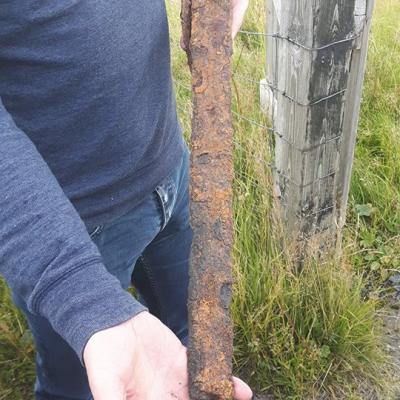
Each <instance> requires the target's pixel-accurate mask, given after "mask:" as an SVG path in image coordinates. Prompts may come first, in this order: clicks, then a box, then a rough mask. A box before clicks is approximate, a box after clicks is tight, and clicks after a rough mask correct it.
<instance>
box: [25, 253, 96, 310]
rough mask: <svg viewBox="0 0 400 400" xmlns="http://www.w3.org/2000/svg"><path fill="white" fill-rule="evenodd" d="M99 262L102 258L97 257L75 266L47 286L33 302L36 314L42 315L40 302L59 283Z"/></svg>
mask: <svg viewBox="0 0 400 400" xmlns="http://www.w3.org/2000/svg"><path fill="white" fill-rule="evenodd" d="M99 262H101V258H99V257H96V258H91V259H89V260H87V261H85V262H84V263H81V264H78V265H75V267H73V268H71V269H70V270H69V271H67V272H65V273H64V274H63V275H61V276H60V277H58V278H57V279H56V280H54V281H52V282H51V283H50V284H49V285H47V286H46V287H44V288H43V289H41V290H40V291H39V292H38V294H37V295H36V297H35V298H34V299H33V301H32V311H33V312H36V313H37V314H39V315H40V312H39V308H40V302H41V301H42V299H43V296H44V295H45V294H46V293H48V292H49V291H50V290H51V289H52V288H53V287H55V286H57V285H58V283H59V282H62V281H64V280H66V278H67V277H69V276H71V275H73V274H74V273H75V272H77V271H78V270H80V269H81V268H83V267H85V266H87V265H89V264H96V263H99Z"/></svg>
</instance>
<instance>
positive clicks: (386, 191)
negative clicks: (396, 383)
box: [0, 0, 400, 400]
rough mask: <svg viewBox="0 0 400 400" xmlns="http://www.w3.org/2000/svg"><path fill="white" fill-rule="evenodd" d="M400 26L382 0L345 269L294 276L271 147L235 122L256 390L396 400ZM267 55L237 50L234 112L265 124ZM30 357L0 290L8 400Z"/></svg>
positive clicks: (398, 12)
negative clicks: (261, 88) (385, 332)
mask: <svg viewBox="0 0 400 400" xmlns="http://www.w3.org/2000/svg"><path fill="white" fill-rule="evenodd" d="M168 5H169V12H170V21H171V36H172V49H173V64H174V65H173V67H174V76H175V79H176V91H177V98H178V110H179V114H180V117H181V120H182V126H183V128H184V131H185V134H186V135H188V134H189V131H190V110H191V104H190V92H189V91H188V89H187V88H188V86H189V85H190V83H189V82H190V80H189V72H188V70H187V68H186V67H185V56H184V54H183V53H182V52H181V51H179V48H178V37H179V26H178V25H179V21H178V12H179V10H178V8H177V5H176V4H175V3H168ZM263 6H264V1H263V0H253V1H252V2H251V10H250V12H249V14H248V16H247V19H246V22H245V26H244V29H246V30H252V31H261V30H262V27H263V15H262V12H261V11H260V10H263ZM399 19H400V2H399V1H398V0H377V6H376V12H375V19H374V25H373V32H372V36H371V45H370V54H369V61H368V69H367V78H366V85H365V89H364V100H363V107H362V115H361V123H360V132H359V138H358V146H357V151H356V160H355V167H354V177H353V182H352V188H351V199H350V206H349V218H348V224H347V226H346V231H345V253H346V257H345V258H344V260H343V262H342V263H340V264H338V263H336V264H334V263H332V264H331V265H325V266H323V267H321V266H318V265H316V264H314V263H310V264H309V265H307V266H306V268H305V269H304V270H303V272H302V273H301V274H294V273H293V271H292V269H291V268H290V265H291V262H290V261H291V260H290V254H288V253H289V252H287V251H282V250H281V249H282V246H281V245H280V243H281V242H282V241H284V237H283V236H282V233H281V229H280V226H279V223H277V221H274V220H273V217H272V215H273V214H272V213H271V210H272V207H273V200H272V198H271V195H270V193H271V177H270V170H269V168H268V160H269V152H268V138H267V136H266V133H265V130H263V129H261V128H260V127H258V126H256V125H254V124H252V123H250V122H248V121H246V120H244V119H240V118H236V121H235V128H236V137H235V143H236V144H235V168H236V180H235V228H236V244H235V275H236V286H235V295H234V301H233V306H232V312H233V317H234V321H235V337H236V339H235V368H236V371H237V372H238V373H240V374H241V375H243V376H246V377H247V378H248V379H249V380H250V381H251V383H252V384H253V385H254V387H256V388H257V389H258V390H259V391H271V390H272V391H273V392H274V393H275V395H276V396H277V397H281V398H285V399H311V398H313V397H315V396H317V395H319V394H321V393H325V394H326V395H327V398H329V399H333V398H335V397H337V398H343V399H358V398H360V399H367V398H372V397H371V395H372V394H374V395H376V398H382V399H390V398H392V394H391V393H390V390H388V385H387V382H388V381H387V379H388V377H387V376H386V375H385V373H384V371H385V370H386V367H385V362H386V358H385V355H384V353H383V351H382V348H383V345H382V335H381V323H380V320H379V318H377V314H376V309H377V308H378V307H379V306H380V303H379V301H378V299H380V298H381V296H380V295H381V292H382V289H381V288H382V283H383V282H384V281H385V280H386V278H387V277H388V276H390V275H392V274H394V272H395V271H397V270H399V269H400V265H399V260H400V257H399V255H400V254H399V253H400V252H399V248H400V230H399V229H400V228H399V226H400V192H399V187H400V132H399V128H398V127H399V124H400V100H399V99H400V84H399V83H400V82H399V81H400V30H399V26H398V20H399ZM264 54H265V53H264V43H263V40H262V38H261V37H253V38H249V37H247V36H245V35H241V36H239V38H238V40H237V41H236V45H235V58H234V71H235V76H234V110H235V112H238V113H240V114H242V115H244V116H245V117H246V118H249V119H252V120H256V121H258V122H259V123H261V124H266V123H267V121H265V119H264V116H263V115H262V114H261V113H260V107H259V101H258V84H257V82H258V81H259V80H260V79H261V78H262V77H263V75H264V70H263V66H264V62H265V60H264ZM246 77H251V79H252V80H254V81H255V82H252V81H250V80H248V79H246ZM366 287H367V288H368V295H367V296H366V293H367V292H366V290H365V288H366ZM33 354H34V351H33V346H32V344H31V341H30V337H29V333H28V332H27V330H26V326H25V323H24V320H23V318H22V317H21V316H20V314H19V313H18V312H17V311H16V310H15V309H14V308H13V307H12V305H11V304H10V301H9V297H8V292H7V290H6V287H5V285H4V284H2V283H1V282H0V400H4V399H10V400H22V399H23V400H28V399H30V398H31V395H30V393H31V385H32V380H33V375H34V373H33V361H32V359H33Z"/></svg>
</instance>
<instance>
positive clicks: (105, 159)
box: [0, 0, 179, 218]
mask: <svg viewBox="0 0 400 400" xmlns="http://www.w3.org/2000/svg"><path fill="white" fill-rule="evenodd" d="M0 96H1V97H2V99H3V102H4V104H5V107H6V108H7V110H8V111H9V112H10V114H11V115H12V116H13V118H14V120H15V122H16V124H17V125H18V127H19V128H21V129H22V130H23V131H24V132H25V133H26V134H27V135H28V136H29V137H30V139H31V140H32V141H33V142H34V144H35V145H36V146H37V148H38V150H39V152H40V153H41V154H42V156H43V157H44V159H45V160H46V162H47V163H48V165H49V166H50V168H51V169H52V171H53V173H54V174H55V175H56V177H57V179H58V181H59V182H60V184H61V185H62V186H63V188H64V190H65V191H66V193H67V195H68V196H69V197H70V199H71V200H72V201H73V202H74V204H76V206H77V208H78V210H79V211H81V214H83V216H84V217H86V215H85V212H86V211H85V209H86V208H90V207H92V208H94V209H92V210H87V213H88V214H90V213H94V214H96V213H98V212H102V211H100V210H96V207H100V205H96V206H93V204H94V203H96V202H101V201H103V202H104V201H105V200H104V198H105V196H106V197H107V196H108V197H107V201H108V202H111V203H110V206H111V205H112V202H113V201H114V202H116V203H118V199H115V198H114V199H113V198H112V196H113V195H114V196H118V195H119V194H118V192H119V191H120V190H121V188H120V186H121V185H128V184H132V182H136V183H139V184H140V182H141V181H149V180H150V181H151V180H152V179H153V180H157V179H159V177H158V176H157V175H160V173H161V172H157V168H155V167H154V165H155V163H157V162H158V163H159V164H160V163H161V164H162V159H163V157H164V153H165V152H166V151H167V149H168V148H169V147H170V144H171V143H172V142H174V141H175V143H177V139H176V138H177V136H179V133H178V131H179V127H178V123H177V119H176V113H175V100H174V95H173V91H172V87H171V77H170V55H169V38H168V24H167V17H166V11H165V5H164V0H146V1H138V0H115V1H113V0H112V1H110V0H18V1H15V0H5V1H2V2H1V5H0ZM169 151H170V150H169ZM166 157H167V156H166ZM167 158H168V157H167ZM156 160H157V161H156ZM166 167H167V166H164V169H165V168H166ZM141 177H142V178H141ZM128 178H130V179H128ZM127 179H128V180H127ZM151 184H153V183H151ZM144 186H146V183H144ZM132 190H136V189H134V188H133V189H132ZM146 190H148V189H146V187H144V188H143V191H146ZM138 195H139V192H138V194H136V195H135V196H136V197H137V196H138ZM121 201H122V200H121ZM124 201H125V200H124ZM80 208H81V210H80ZM100 208H101V207H100ZM87 217H88V218H90V215H88V216H87Z"/></svg>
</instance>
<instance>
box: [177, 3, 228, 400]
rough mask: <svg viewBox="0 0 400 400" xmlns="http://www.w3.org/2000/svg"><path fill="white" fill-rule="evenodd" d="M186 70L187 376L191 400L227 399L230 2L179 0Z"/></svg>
mask: <svg viewBox="0 0 400 400" xmlns="http://www.w3.org/2000/svg"><path fill="white" fill-rule="evenodd" d="M183 7H188V8H187V9H183V10H182V14H181V15H182V22H183V41H184V42H185V43H187V42H188V40H189V38H190V46H189V48H188V49H187V50H188V55H189V64H190V66H191V71H192V86H193V107H194V111H193V121H192V142H191V147H192V162H191V215H192V227H193V230H194V242H193V246H192V256H191V270H190V287H189V350H188V356H189V382H190V397H191V399H192V400H231V399H232V398H233V386H232V380H231V375H232V352H233V343H232V342H233V334H232V323H231V319H230V313H229V305H230V300H231V286H232V245H233V223H232V180H233V160H232V157H233V156H232V152H233V138H232V135H233V132H232V118H231V87H230V58H231V54H232V38H231V1H230V0H183Z"/></svg>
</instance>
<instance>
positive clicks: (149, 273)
mask: <svg viewBox="0 0 400 400" xmlns="http://www.w3.org/2000/svg"><path fill="white" fill-rule="evenodd" d="M140 258H141V261H142V264H143V266H144V269H145V271H146V272H147V277H148V278H149V281H150V286H151V288H152V290H153V291H154V297H155V298H156V300H157V306H158V309H159V311H160V317H162V316H163V315H162V314H164V313H163V312H162V307H161V301H160V295H159V293H158V290H157V284H156V281H155V279H154V276H153V273H152V271H151V267H150V265H149V264H148V263H147V261H146V259H145V257H144V256H143V255H142V256H140Z"/></svg>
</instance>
